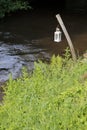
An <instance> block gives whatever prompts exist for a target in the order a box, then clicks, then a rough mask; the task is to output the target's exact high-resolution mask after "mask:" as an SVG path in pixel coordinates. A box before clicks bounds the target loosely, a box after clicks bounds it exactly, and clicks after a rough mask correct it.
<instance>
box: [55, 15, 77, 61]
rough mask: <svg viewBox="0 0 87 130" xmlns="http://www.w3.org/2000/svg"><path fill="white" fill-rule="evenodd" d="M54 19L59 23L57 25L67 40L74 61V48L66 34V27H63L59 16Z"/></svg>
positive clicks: (75, 58)
mask: <svg viewBox="0 0 87 130" xmlns="http://www.w3.org/2000/svg"><path fill="white" fill-rule="evenodd" d="M56 18H57V20H58V22H59V24H60V26H61V28H62V30H63V32H64V35H65V37H66V39H67V42H68V45H69V47H70V51H71V55H72V58H73V60H74V61H76V60H77V57H76V53H75V50H74V46H73V43H72V41H71V38H70V36H69V34H68V32H67V30H66V27H65V25H64V23H63V21H62V18H61V16H60V15H59V14H57V15H56Z"/></svg>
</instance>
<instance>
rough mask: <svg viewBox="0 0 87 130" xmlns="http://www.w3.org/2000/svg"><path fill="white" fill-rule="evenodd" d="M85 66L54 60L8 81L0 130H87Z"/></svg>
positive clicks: (82, 63)
mask: <svg viewBox="0 0 87 130" xmlns="http://www.w3.org/2000/svg"><path fill="white" fill-rule="evenodd" d="M86 73H87V62H86V61H85V62H82V61H81V60H78V61H77V62H76V63H74V62H73V61H72V59H70V58H69V57H66V58H65V59H63V58H61V57H59V56H57V57H55V56H53V57H52V59H51V62H50V64H49V65H48V64H46V63H45V64H44V63H42V62H41V61H40V62H39V63H35V69H34V71H33V73H32V74H31V75H28V74H27V72H26V70H23V76H22V77H21V78H20V79H17V80H12V78H10V80H9V82H8V84H7V87H5V97H4V101H3V103H1V105H0V130H86V129H87V79H86Z"/></svg>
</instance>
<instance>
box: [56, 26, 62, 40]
mask: <svg viewBox="0 0 87 130" xmlns="http://www.w3.org/2000/svg"><path fill="white" fill-rule="evenodd" d="M61 35H62V32H61V31H60V29H59V28H58V27H57V28H56V31H55V32H54V42H61Z"/></svg>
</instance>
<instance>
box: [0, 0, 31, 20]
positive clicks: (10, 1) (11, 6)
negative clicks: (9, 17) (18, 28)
mask: <svg viewBox="0 0 87 130" xmlns="http://www.w3.org/2000/svg"><path fill="white" fill-rule="evenodd" d="M27 8H29V6H28V2H27V1H23V0H16V1H14V0H0V18H2V17H4V16H5V14H6V13H9V12H14V11H16V10H18V9H20V10H22V9H27Z"/></svg>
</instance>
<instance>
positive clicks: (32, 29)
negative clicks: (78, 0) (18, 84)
mask: <svg viewBox="0 0 87 130" xmlns="http://www.w3.org/2000/svg"><path fill="white" fill-rule="evenodd" d="M57 13H60V12H59V11H57V10H56V11H52V10H51V9H40V10H38V9H36V10H32V11H29V12H24V13H18V14H14V15H12V16H10V17H7V18H5V19H4V20H2V21H1V22H0V82H5V81H6V80H8V78H9V74H10V73H12V76H13V78H14V79H15V78H16V77H18V76H19V75H20V71H21V68H22V67H23V66H24V65H25V66H27V67H28V69H29V70H30V71H31V70H32V69H33V67H34V61H37V60H38V59H41V60H49V59H50V57H51V56H52V55H53V54H56V55H57V54H59V55H62V54H63V53H64V50H65V48H66V47H67V46H68V44H67V41H66V39H65V37H64V35H63V34H62V41H61V42H60V43H55V42H54V41H53V34H54V31H55V28H56V26H57V25H58V22H57V20H56V18H55V15H56V14H57ZM60 15H61V17H62V19H63V21H64V23H65V25H66V28H67V30H68V32H69V34H70V36H71V39H72V41H73V44H74V47H75V50H76V52H77V53H78V55H81V54H83V53H84V52H85V51H86V50H87V15H86V14H68V13H64V12H63V13H62V12H61V13H60Z"/></svg>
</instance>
